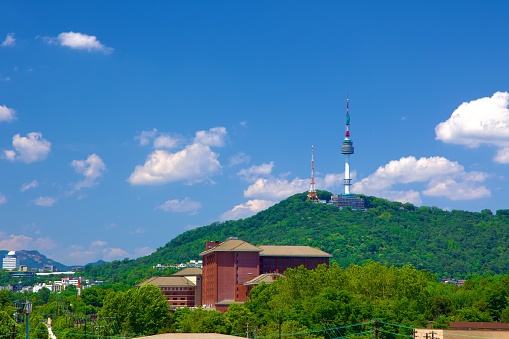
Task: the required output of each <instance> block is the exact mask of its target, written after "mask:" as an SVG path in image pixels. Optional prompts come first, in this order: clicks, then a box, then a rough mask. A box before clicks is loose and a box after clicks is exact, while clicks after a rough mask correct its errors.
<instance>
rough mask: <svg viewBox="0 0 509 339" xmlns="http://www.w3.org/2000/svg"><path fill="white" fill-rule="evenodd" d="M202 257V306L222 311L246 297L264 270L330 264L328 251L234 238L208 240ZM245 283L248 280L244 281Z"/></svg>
mask: <svg viewBox="0 0 509 339" xmlns="http://www.w3.org/2000/svg"><path fill="white" fill-rule="evenodd" d="M200 255H201V256H202V261H203V285H202V286H203V290H202V295H203V306H204V307H207V308H214V309H216V310H219V311H225V310H226V309H227V308H228V306H229V305H230V304H232V303H236V302H237V303H241V302H244V301H246V299H247V296H248V294H249V291H250V290H251V288H252V284H249V283H248V282H250V281H253V279H255V280H256V278H257V277H258V276H260V275H263V274H270V273H280V274H284V272H285V271H286V270H287V269H288V268H295V267H299V266H301V265H304V267H306V268H307V269H315V268H316V267H317V266H318V265H320V264H325V265H329V260H330V258H331V257H332V256H331V255H330V254H328V253H326V252H323V251H321V250H318V249H315V248H312V247H309V246H258V247H257V246H254V245H252V244H250V243H248V242H245V241H242V240H239V239H237V238H229V239H227V240H226V241H224V242H222V243H219V242H207V243H206V250H205V251H204V252H202V253H200ZM246 283H248V284H246Z"/></svg>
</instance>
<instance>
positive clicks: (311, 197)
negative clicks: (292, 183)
mask: <svg viewBox="0 0 509 339" xmlns="http://www.w3.org/2000/svg"><path fill="white" fill-rule="evenodd" d="M306 200H311V201H312V202H319V201H320V200H319V199H318V196H317V195H316V189H315V147H314V146H313V145H311V185H310V186H309V192H308V198H307V199H306Z"/></svg>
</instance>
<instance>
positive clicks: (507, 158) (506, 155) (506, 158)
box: [493, 147, 509, 164]
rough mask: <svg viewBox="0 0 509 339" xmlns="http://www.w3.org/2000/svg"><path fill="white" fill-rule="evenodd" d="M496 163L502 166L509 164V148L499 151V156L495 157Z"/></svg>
mask: <svg viewBox="0 0 509 339" xmlns="http://www.w3.org/2000/svg"><path fill="white" fill-rule="evenodd" d="M493 160H495V162H498V163H501V164H508V163H509V147H503V148H499V149H498V150H497V154H496V155H495V158H493Z"/></svg>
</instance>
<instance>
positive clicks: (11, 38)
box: [1, 33, 16, 47]
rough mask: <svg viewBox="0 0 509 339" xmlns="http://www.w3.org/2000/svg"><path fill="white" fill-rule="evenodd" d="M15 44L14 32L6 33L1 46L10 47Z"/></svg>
mask: <svg viewBox="0 0 509 339" xmlns="http://www.w3.org/2000/svg"><path fill="white" fill-rule="evenodd" d="M15 44H16V39H15V38H14V33H8V34H7V36H6V37H5V39H4V41H3V42H2V45H1V46H2V47H12V46H14V45H15Z"/></svg>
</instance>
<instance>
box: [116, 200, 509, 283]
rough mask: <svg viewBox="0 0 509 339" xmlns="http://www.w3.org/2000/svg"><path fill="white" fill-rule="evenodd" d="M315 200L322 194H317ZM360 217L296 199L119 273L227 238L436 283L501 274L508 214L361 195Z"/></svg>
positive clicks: (193, 235) (180, 258) (182, 240)
mask: <svg viewBox="0 0 509 339" xmlns="http://www.w3.org/2000/svg"><path fill="white" fill-rule="evenodd" d="M318 193H319V195H320V197H321V198H325V197H330V195H331V194H330V193H329V192H324V191H321V192H318ZM363 197H364V198H365V199H366V202H367V210H366V211H360V210H351V209H348V208H347V209H343V210H340V209H338V208H337V207H335V206H332V205H327V204H314V203H311V202H308V201H306V193H301V194H296V195H294V196H292V197H290V198H288V199H285V200H283V201H281V202H280V203H278V204H276V205H274V206H272V207H270V208H269V209H267V210H265V211H262V212H260V213H258V214H256V215H254V216H252V217H250V218H246V219H243V220H237V221H227V222H222V223H213V224H211V225H208V226H204V227H200V228H197V229H193V230H190V231H187V232H184V233H182V234H181V235H179V236H177V237H176V238H174V239H173V240H171V241H170V242H168V243H167V244H166V245H165V246H164V247H162V248H159V249H158V250H157V251H156V252H155V253H153V254H151V255H149V256H147V257H143V258H139V259H137V260H130V261H124V262H117V263H115V262H114V263H112V264H110V265H116V266H119V265H121V264H122V263H123V264H124V265H123V266H124V269H125V270H126V269H127V268H128V267H133V268H134V267H140V266H141V267H146V266H148V265H155V264H157V263H162V264H169V263H179V262H185V261H188V260H190V259H199V253H200V252H202V251H203V250H204V248H205V242H206V241H213V240H218V241H224V240H225V239H226V238H228V237H231V236H235V237H238V238H239V239H242V240H245V241H248V242H250V243H252V244H254V245H268V244H271V245H309V246H312V247H317V248H320V249H322V250H324V251H326V252H328V253H331V254H332V255H333V257H334V258H333V261H336V262H337V263H338V264H339V265H340V266H343V267H346V266H348V265H350V264H364V263H366V262H369V261H376V262H380V263H382V264H384V265H395V266H403V265H405V264H412V265H413V266H415V267H416V268H418V269H424V270H426V271H429V272H432V273H435V274H436V275H437V276H438V277H456V278H467V277H471V276H473V275H482V274H488V273H491V274H493V273H506V272H507V270H508V269H509V251H507V246H508V244H509V210H499V211H497V213H496V214H495V215H493V214H492V213H491V211H489V210H484V211H482V212H480V213H476V212H466V211H444V210H441V209H439V208H436V207H416V206H414V205H412V204H408V203H407V204H401V203H398V202H390V201H388V200H385V199H380V198H376V197H368V196H363Z"/></svg>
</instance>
